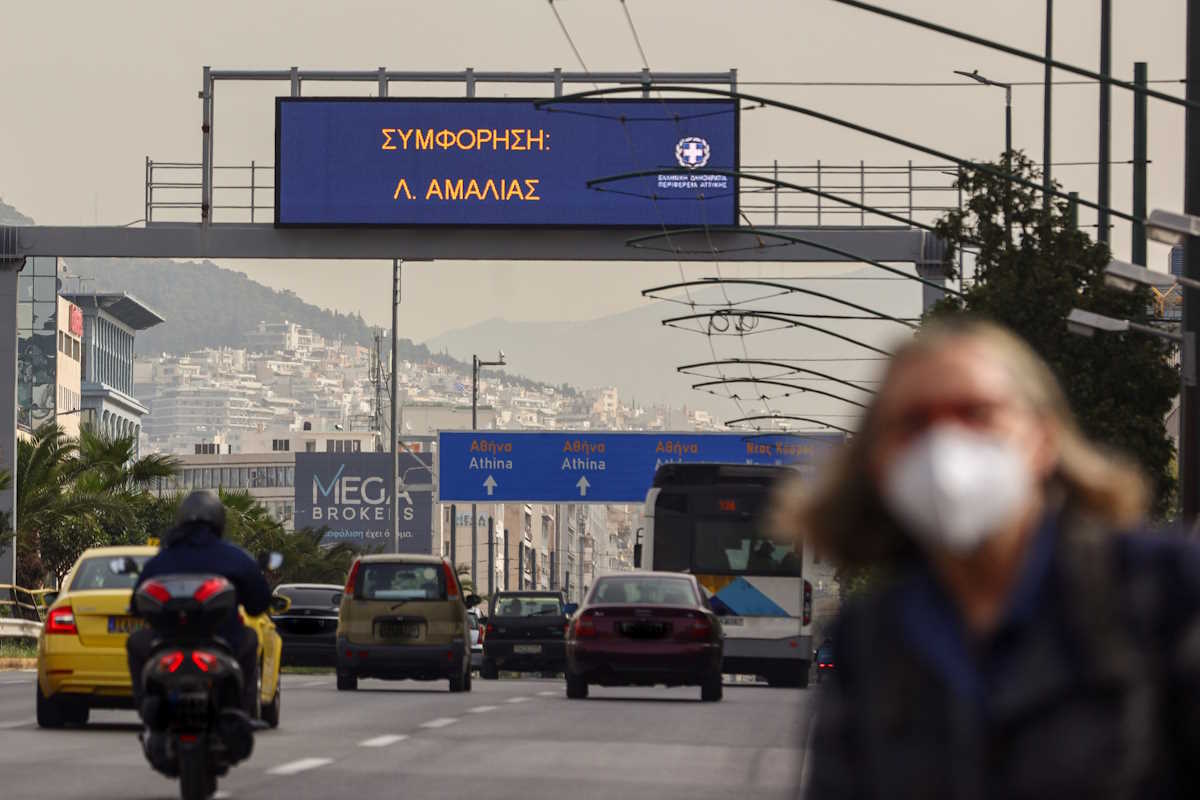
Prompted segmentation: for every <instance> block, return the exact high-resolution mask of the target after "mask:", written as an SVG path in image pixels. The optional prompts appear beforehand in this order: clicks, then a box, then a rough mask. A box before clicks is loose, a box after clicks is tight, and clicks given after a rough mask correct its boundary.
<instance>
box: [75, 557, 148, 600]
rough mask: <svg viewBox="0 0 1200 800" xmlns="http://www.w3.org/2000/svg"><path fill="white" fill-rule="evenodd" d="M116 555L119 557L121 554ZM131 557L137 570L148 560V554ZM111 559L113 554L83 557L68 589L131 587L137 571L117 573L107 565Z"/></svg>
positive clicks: (87, 589) (83, 590)
mask: <svg viewBox="0 0 1200 800" xmlns="http://www.w3.org/2000/svg"><path fill="white" fill-rule="evenodd" d="M116 557H117V558H120V557H121V556H116ZM131 558H132V559H133V561H134V563H135V564H137V566H138V571H139V572H140V571H141V569H142V566H143V565H144V564H145V563H146V562H147V561H149V560H150V556H131ZM112 560H113V556H95V557H94V558H85V559H84V560H83V563H81V564H80V565H79V569H78V570H76V572H75V578H74V579H73V580H72V581H71V588H70V591H72V592H86V591H91V590H95V589H132V588H133V585H134V584H135V583H137V578H138V576H137V573H136V572H128V573H125V574H121V575H118V574H117V573H115V572H113V571H112V568H111V567H110V566H109V565H110V564H111V563H112Z"/></svg>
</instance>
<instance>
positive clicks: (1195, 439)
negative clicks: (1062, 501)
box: [1179, 0, 1200, 526]
mask: <svg viewBox="0 0 1200 800" xmlns="http://www.w3.org/2000/svg"><path fill="white" fill-rule="evenodd" d="M1197 48H1200V0H1188V4H1187V68H1186V78H1187V83H1186V86H1187V99H1188V100H1189V101H1190V102H1192V103H1196V102H1200V51H1198V50H1197ZM1183 172H1184V179H1183V187H1184V188H1183V213H1184V214H1189V215H1192V216H1197V215H1200V111H1197V109H1196V108H1195V106H1188V107H1187V110H1186V116H1185V129H1184V157H1183ZM1183 254H1184V255H1183V259H1184V260H1183V275H1184V277H1186V278H1191V279H1192V280H1200V240H1198V239H1197V238H1196V237H1194V236H1189V237H1188V238H1187V240H1186V241H1185V242H1184V251H1183ZM1198 322H1200V295H1198V294H1197V292H1196V290H1195V289H1184V290H1183V324H1182V325H1181V328H1182V329H1183V330H1182V332H1183V349H1184V350H1185V351H1189V352H1192V353H1194V352H1195V344H1196V328H1197V323H1198ZM1186 366H1187V365H1185V369H1184V370H1183V376H1184V378H1183V382H1182V386H1181V387H1180V396H1179V481H1180V484H1181V488H1182V491H1181V492H1180V494H1181V495H1182V500H1183V521H1184V524H1186V525H1188V526H1190V525H1192V523H1193V522H1194V521H1195V519H1196V514H1197V511H1200V463H1198V462H1200V447H1198V446H1197V445H1198V444H1200V430H1197V423H1198V422H1200V395H1198V393H1197V391H1196V385H1195V378H1194V377H1192V376H1191V375H1190V374H1189V372H1190V371H1189V370H1188V369H1187V368H1186Z"/></svg>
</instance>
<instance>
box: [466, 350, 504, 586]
mask: <svg viewBox="0 0 1200 800" xmlns="http://www.w3.org/2000/svg"><path fill="white" fill-rule="evenodd" d="M506 363H507V362H505V360H504V351H503V350H501V351H500V353H499V358H498V359H497V360H496V361H481V360H480V358H479V356H477V355H472V356H471V430H475V429H476V428H477V427H478V424H479V421H478V419H477V416H478V408H479V370H480V369H482V368H483V367H503V366H504V365H505V364H506ZM492 524H493V522H492V520H491V516H490V515H489V516H488V527H489V529H490V528H491V525H492ZM493 542H494V540H493V537H491V536H489V537H488V565H489V569H490V568H491V566H490V565H491V564H492V550H491V548H492V545H493ZM478 566H479V512H478V506H477V504H475V503H472V504H471V583H473V584H475V586H476V588H478V587H479V582H478V580H477V579H476V572H477V569H476V568H477V567H478ZM491 581H492V579H491V577H490V573H489V578H488V583H489V584H490V583H491Z"/></svg>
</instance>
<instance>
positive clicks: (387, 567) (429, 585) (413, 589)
mask: <svg viewBox="0 0 1200 800" xmlns="http://www.w3.org/2000/svg"><path fill="white" fill-rule="evenodd" d="M356 586H357V592H358V593H357V596H358V598H359V599H361V600H445V599H446V579H445V575H443V574H442V569H441V567H439V566H438V565H437V564H363V567H362V574H361V575H360V576H359V580H358V583H357V584H356Z"/></svg>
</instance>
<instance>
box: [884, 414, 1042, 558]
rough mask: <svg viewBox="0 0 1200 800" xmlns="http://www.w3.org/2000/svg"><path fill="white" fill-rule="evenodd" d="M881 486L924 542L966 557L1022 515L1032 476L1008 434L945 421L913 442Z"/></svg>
mask: <svg viewBox="0 0 1200 800" xmlns="http://www.w3.org/2000/svg"><path fill="white" fill-rule="evenodd" d="M882 489H883V499H884V502H885V503H886V504H887V506H888V508H889V509H890V510H891V511H892V513H893V514H895V515H896V517H897V519H898V520H899V521H900V522H901V523H902V524H903V525H904V526H905V528H906V529H907V530H908V531H909V533H911V534H912V536H913V537H914V538H916V539H917V541H918V542H919V543H920V544H922V545H923V546H925V547H927V548H931V549H945V550H949V551H951V552H954V553H959V554H964V555H965V554H968V553H971V552H974V551H975V550H977V549H978V548H979V546H980V545H982V544H983V543H984V542H985V541H986V540H987V539H988V537H989V536H990V535H991V534H993V533H995V532H996V531H998V530H999V529H1000V528H1002V527H1003V526H1004V525H1005V524H1007V523H1009V522H1012V521H1013V520H1014V519H1015V518H1016V517H1017V515H1018V514H1020V513H1021V511H1022V509H1023V508H1024V507H1025V504H1026V503H1027V502H1028V500H1029V498H1030V496H1031V494H1032V493H1033V476H1032V475H1031V474H1030V471H1029V467H1028V465H1027V464H1026V461H1025V458H1024V456H1023V454H1022V453H1021V451H1020V450H1019V449H1017V447H1015V446H1014V445H1012V444H1011V443H1010V442H1008V441H1006V440H1005V439H1002V438H999V437H996V436H994V435H991V434H988V433H982V432H977V431H971V430H968V429H966V428H963V427H961V426H958V425H940V426H935V427H933V428H931V429H930V430H929V431H927V432H926V433H924V434H922V435H921V436H920V437H919V438H918V439H916V440H915V441H914V442H913V443H912V444H910V445H909V446H908V449H907V450H905V451H904V453H902V454H901V455H900V457H899V458H898V459H897V460H896V461H895V463H893V464H892V466H891V468H890V469H889V470H888V471H887V474H886V475H884V478H883V487H882Z"/></svg>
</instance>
